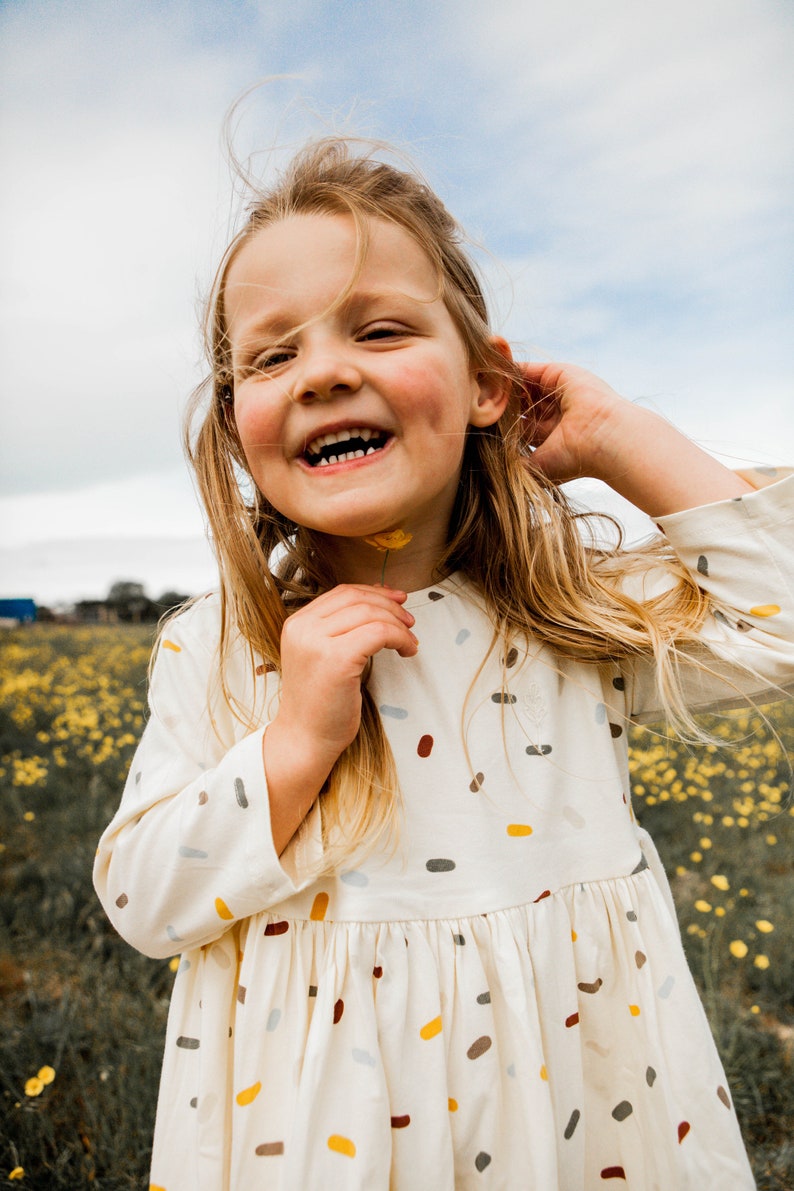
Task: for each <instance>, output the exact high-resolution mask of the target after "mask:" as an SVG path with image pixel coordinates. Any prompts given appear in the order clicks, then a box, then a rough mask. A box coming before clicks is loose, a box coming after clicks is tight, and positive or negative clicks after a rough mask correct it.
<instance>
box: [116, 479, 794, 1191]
mask: <svg viewBox="0 0 794 1191" xmlns="http://www.w3.org/2000/svg"><path fill="white" fill-rule="evenodd" d="M793 507H794V481H791V480H786V481H783V482H781V483H779V484H776V485H774V486H772V487H770V488H767V489H765V490H763V491H760V492H756V493H754V494H752V495H749V496H747V497H744V498H742V499H738V500H734V501H726V502H721V503H718V504H714V505H709V506H706V507H704V508H701V509H696V510H692V511H690V512H687V513H681V514H676V515H675V516H671V517H667V518H664V519H663V521H662V522H661V526H662V528H663V529H664V531H665V533H666V534H667V535H668V537H669V539H670V541H671V543H672V544H673V545H674V547H675V548H676V550H677V552H678V553H679V554H680V556H681V558H682V559H683V560H684V562H685V563H686V564H687V565H688V566H689V567H691V569H692V570H693V571H694V572H695V573H696V574H697V575H698V580H699V582H700V583H701V584H702V586H703V587H704V588H706V589H707V590H708V591H709V592H710V593H711V595H712V597H713V601H714V603H713V611H712V614H711V615H710V616H709V618H708V623H707V625H706V627H705V629H704V632H703V637H704V644H705V645H707V646H708V647H709V649H710V650H711V653H712V663H713V671H714V673H713V674H712V676H711V677H704V676H703V675H702V674H698V673H696V672H695V671H694V670H693V672H692V674H690V675H689V676H688V677H687V682H688V685H689V694H690V697H691V699H692V701H693V703H695V704H700V705H702V704H706V703H714V701H715V700H719V701H721V702H723V703H725V702H730V701H735V700H736V698H737V696H739V695H740V694H741V692H742V691H747V692H749V691H754V692H756V693H758V692H762V693H761V697H762V698H764V697H767V696H768V688H770V687H772V686H783V685H785V684H787V683H788V684H790V683H791V682H792V680H794V646H793V645H792V640H793V639H794V616H793V615H792V612H793V611H794V558H793V557H792V554H793V552H792V547H793V546H794V534H792V532H791V525H792V519H794V512H793ZM653 581H654V580H653V579H652V578H651V579H650V580H649V582H651V583H652V582H653ZM407 606H408V607H409V608H410V609H411V611H412V612H413V614H414V616H415V617H416V626H415V630H414V631H415V633H416V635H417V636H418V638H419V642H420V648H419V653H418V656H417V657H415V658H411V659H402V658H400V657H398V656H397V655H396V654H394V653H393V652H389V651H384V652H382V653H380V654H379V655H378V656H377V657H376V659H375V663H374V666H373V671H372V678H371V684H370V686H371V690H372V692H373V695H374V697H375V700H376V702H377V705H378V706H379V708H380V713H381V716H382V719H383V723H384V725H385V728H386V731H387V734H388V737H389V740H390V742H391V746H392V749H393V750H394V754H395V757H396V759H397V763H398V767H399V776H400V783H401V790H402V816H401V820H402V821H401V830H400V835H399V840H398V843H397V847H396V849H395V850H394V851H393V852H392V853H391V854H389V853H379V854H377V855H375V856H372V857H370V858H369V859H367V860H365V861H362V862H360V863H351V867H350V868H348V869H347V870H345V871H342V872H341V873H339V875H338V876H336V877H332V878H322V879H319V880H317V879H315V878H314V877H313V876H312V868H313V866H315V865H316V861H317V858H318V855H319V849H320V841H319V824H318V818H317V812H316V810H315V811H314V812H313V813H312V815H310V817H309V818H308V819H307V821H306V822H305V824H304V826H303V828H302V830H301V832H300V833H299V835H298V836H297V837H296V839H295V840H294V841H293V843H292V844H291V846H290V848H289V849H288V850H287V852H286V853H285V854H284V855H283V856H282V857H281V860H279V858H278V857H277V856H276V854H275V851H274V848H273V842H272V839H271V835H270V829H269V815H268V806H267V798H268V794H267V787H266V782H265V777H264V769H263V764H262V746H263V739H262V738H263V732H264V731H265V728H264V725H265V724H266V722H267V720H268V718H272V716H273V714H274V711H275V708H276V706H277V699H278V684H277V676H276V675H275V674H268V673H265V671H264V667H261V666H260V667H259V672H258V674H257V676H256V677H255V678H254V677H253V676H250V677H249V673H248V669H247V662H246V654H245V651H244V650H243V648H242V647H240V648H239V649H237V651H236V653H235V655H234V661H233V664H232V668H231V672H230V680H231V686H232V689H233V691H234V694H235V695H236V696H237V697H238V698H239V699H240V700H241V701H242V702H243V704H244V705H245V706H248V707H253V708H254V709H255V714H256V717H257V720H258V721H260V722H261V724H262V725H263V727H260V728H258V729H257V730H255V731H250V730H246V729H245V728H243V727H242V725H241V724H240V723H239V721H238V720H236V719H235V718H234V716H233V715H232V714H231V713H230V712H229V710H228V708H227V707H226V706H225V704H224V703H223V700H222V699H221V698H220V697H219V696H218V694H217V691H216V692H215V695H214V696H213V697H212V699H211V702H212V713H211V715H210V713H209V712H208V710H207V691H208V688H213V687H214V685H215V684H214V682H213V678H214V675H215V670H216V658H215V648H216V643H217V637H218V625H219V616H218V602H217V600H216V599H215V598H214V597H209V598H207V599H205V600H204V601H202V602H200V603H198V604H197V605H195V606H193V607H192V608H191V609H190V610H189V611H187V612H186V613H184V614H183V615H182V616H180V617H179V618H178V619H177V620H175V621H174V622H172V624H171V625H170V626H169V627H168V630H167V637H166V639H165V640H164V641H163V642H162V645H161V648H160V652H159V657H158V660H157V665H156V669H155V673H154V678H153V682H152V689H151V707H152V714H151V719H150V721H149V724H148V726H147V728H146V731H145V734H144V737H143V740H142V742H141V745H140V747H139V750H138V752H137V754H136V757H135V760H134V762H133V765H132V769H131V772H130V776H129V780H128V783H127V787H126V790H125V793H124V797H123V801H122V803H121V807H120V809H119V811H118V814H117V815H116V817H115V819H114V820H113V822H112V823H111V824H110V826H109V827H108V829H107V831H106V832H105V834H104V836H103V837H102V841H101V843H100V848H99V853H98V857H97V862H96V872H95V879H96V886H97V889H98V891H99V894H100V897H101V899H102V902H103V904H104V906H105V908H106V910H107V912H108V914H109V916H110V918H111V919H112V921H113V923H114V924H115V926H116V927H117V929H118V930H119V931H120V933H121V934H122V935H123V936H124V937H125V938H126V939H128V940H129V941H130V942H131V943H132V944H133V945H134V946H135V947H137V948H139V949H140V950H141V951H143V952H145V953H146V954H148V955H152V956H159V957H165V956H170V955H173V954H174V953H181V956H182V958H181V962H180V965H179V970H178V972H177V975H176V978H175V983H174V991H173V997H172V1003H171V1011H170V1017H169V1024H168V1031H167V1038H166V1044H165V1058H164V1063H163V1074H162V1084H161V1089H160V1099H159V1107H158V1114H157V1125H156V1132H155V1142H154V1156H153V1162H152V1175H151V1178H152V1186H153V1187H155V1188H164V1189H165V1191H222V1189H232V1191H252V1189H255V1188H273V1189H276V1188H278V1189H279V1191H315V1189H316V1191H332V1189H334V1188H344V1189H345V1191H353V1189H354V1188H355V1189H360V1191H387V1189H388V1188H396V1189H398V1191H453V1189H455V1188H458V1189H466V1191H469V1189H471V1191H474V1189H477V1191H479V1189H483V1191H485V1189H488V1191H495V1189H497V1188H498V1189H504V1191H523V1189H525V1188H526V1189H536V1191H554V1189H555V1188H560V1189H565V1191H585V1189H586V1191H594V1189H596V1188H598V1187H601V1186H604V1187H616V1188H619V1187H627V1188H630V1189H631V1191H687V1189H689V1191H703V1188H707V1187H715V1188H719V1189H720V1191H739V1189H744V1188H748V1189H749V1188H752V1187H753V1185H754V1184H753V1179H752V1176H751V1173H750V1169H749V1165H748V1162H747V1159H746V1156H745V1153H744V1148H743V1145H742V1141H741V1138H740V1135H739V1130H738V1126H737V1122H736V1117H735V1115H734V1111H733V1105H732V1100H731V1093H730V1089H729V1088H728V1086H727V1082H726V1079H725V1075H724V1073H723V1071H722V1069H721V1066H720V1062H719V1059H718V1057H717V1054H716V1051H715V1048H714V1044H713V1042H712V1039H711V1035H710V1032H709V1028H708V1024H707V1021H706V1018H705V1015H704V1012H703V1009H702V1006H701V1004H700V1001H699V999H698V996H697V993H696V991H695V988H694V985H693V982H692V979H691V976H690V973H689V971H688V968H687V964H686V961H685V958H684V954H683V950H682V947H681V942H680V937H679V933H678V928H677V925H676V919H675V914H674V910H673V907H672V903H671V899H670V894H669V889H668V885H667V882H666V880H665V877H664V873H663V871H662V868H661V865H660V863H659V860H658V857H657V854H656V852H655V850H654V848H653V846H652V844H651V843H650V840H649V838H648V836H647V835H646V833H645V832H644V831H643V830H642V829H641V828H640V827H639V826H638V824H637V823H636V821H635V819H634V816H633V814H632V810H631V800H630V789H629V775H628V766H627V748H626V730H627V725H628V722H629V720H630V719H632V718H637V717H649V716H653V715H654V714H655V712H656V710H657V708H658V705H659V704H658V695H657V692H656V687H655V681H654V674H653V671H652V669H651V667H650V666H649V665H648V664H647V663H646V662H644V661H641V662H638V663H636V664H633V665H626V664H621V665H620V666H618V665H613V666H605V667H603V668H595V667H588V666H584V665H580V664H577V663H574V662H571V661H566V660H560V659H559V658H557V657H555V656H554V655H553V654H552V653H551V652H550V651H548V650H547V649H546V648H545V647H540V646H539V645H537V643H534V642H529V644H528V646H527V647H526V648H525V649H522V650H515V651H512V652H511V654H510V655H509V656H508V657H507V658H505V659H504V661H505V663H506V669H504V668H503V659H502V654H501V651H500V650H499V649H496V650H495V651H492V652H491V654H490V656H488V660H487V662H486V664H485V667H484V668H483V669H482V670H480V669H479V667H480V666H481V663H482V662H483V658H484V657H486V655H488V650H489V646H490V644H491V635H492V634H491V627H490V624H489V622H488V618H487V616H486V615H485V613H484V611H483V609H482V607H481V603H480V600H479V598H478V595H477V593H476V591H475V590H474V589H473V588H472V586H471V585H470V584H469V583H468V581H467V580H465V579H464V578H463V577H462V576H460V575H453V576H451V577H450V578H448V579H446V580H445V581H443V582H441V583H439V584H437V585H436V586H434V587H432V588H429V589H427V590H425V591H418V592H414V593H413V594H412V595H411V596H410V597H409V600H408V605H407ZM737 662H738V663H742V664H743V665H744V666H747V667H750V668H751V669H752V670H753V671H755V672H756V676H755V677H748V676H747V674H746V673H745V674H743V675H741V674H739V673H738V671H737V669H736V663H737ZM719 674H721V675H723V676H724V680H723V679H720V678H719V677H718V675H719ZM504 675H506V684H504V682H503V676H504ZM764 692H765V693H764ZM778 693H779V692H778ZM211 720H212V721H214V723H213V722H211ZM464 742H465V743H464ZM266 747H267V741H266V740H265V748H266Z"/></svg>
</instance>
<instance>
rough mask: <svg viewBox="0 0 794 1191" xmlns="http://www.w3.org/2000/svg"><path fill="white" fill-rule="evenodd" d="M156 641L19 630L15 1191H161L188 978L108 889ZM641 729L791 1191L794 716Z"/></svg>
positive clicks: (706, 961)
mask: <svg viewBox="0 0 794 1191" xmlns="http://www.w3.org/2000/svg"><path fill="white" fill-rule="evenodd" d="M151 643H152V629H151V626H140V627H136V626H117V627H111V626H92V627H84V628H73V627H65V626H47V625H35V626H30V627H27V628H25V629H18V630H3V631H0V813H1V815H2V818H1V819H0V1186H5V1185H7V1186H20V1187H29V1188H41V1189H42V1191H43V1189H45V1188H46V1189H47V1191H50V1189H56V1191H57V1189H60V1188H63V1189H67V1188H68V1189H69V1191H74V1189H76V1188H81V1187H89V1186H90V1187H95V1188H99V1189H101V1191H110V1189H112V1191H117V1189H119V1191H120V1189H121V1188H133V1187H135V1188H138V1187H145V1186H146V1185H147V1183H146V1173H147V1164H148V1151H149V1144H150V1138H151V1131H152V1123H153V1116H154V1102H155V1097H156V1090H157V1080H158V1075H159V1063H160V1054H161V1049H162V1037H163V1033H164V1028H165V1014H166V1009H167V1002H168V993H169V988H170V982H171V979H172V965H169V964H167V963H158V962H155V961H152V960H147V959H144V958H143V957H141V956H138V955H137V954H135V953H134V952H133V951H131V949H130V948H128V947H127V946H126V945H125V944H124V943H122V942H121V941H120V940H119V939H117V938H116V937H115V936H114V934H113V932H112V930H111V928H110V927H109V925H108V924H107V923H106V921H105V919H104V916H103V914H102V911H101V910H100V908H99V906H98V904H97V902H96V899H95V896H94V893H93V890H92V887H91V878H90V873H91V864H92V860H93V854H94V849H95V847H96V841H97V839H98V837H99V835H100V833H101V831H102V829H103V827H104V826H105V824H106V823H107V822H108V820H109V819H110V817H111V816H112V814H113V811H114V810H115V807H116V804H117V802H118V798H119V796H120V790H121V785H122V783H123V780H124V777H125V774H126V769H127V766H128V764H129V761H130V758H131V755H132V751H133V749H134V746H135V743H136V741H137V739H138V736H139V735H140V732H141V729H142V726H143V722H144V706H145V693H146V665H147V661H148V656H149V651H150V648H151ZM706 726H707V727H708V729H709V731H710V732H711V734H712V737H713V739H714V741H715V743H713V744H708V745H699V746H697V747H692V746H686V745H684V744H682V743H681V742H680V741H678V740H676V739H672V738H670V737H668V736H667V735H665V734H664V733H662V732H660V731H658V730H654V729H642V730H635V731H634V733H633V750H632V774H633V783H634V805H635V810H636V814H637V817H638V818H639V819H640V821H641V822H642V824H643V825H644V826H645V827H647V828H648V830H649V831H650V832H651V834H652V835H653V837H654V839H655V840H656V843H657V846H658V847H659V850H660V852H661V854H662V858H663V860H664V862H665V865H666V867H667V870H668V873H669V874H670V878H671V882H672V886H673V891H674V894H675V897H676V901H677V905H678V910H679V916H680V920H681V927H682V931H683V934H684V940H685V944H686V947H687V952H688V955H689V959H690V963H691V965H692V969H693V972H694V974H695V978H696V980H697V981H698V984H699V986H700V988H701V991H702V994H703V997H704V1001H705V1004H706V1009H707V1012H708V1014H709V1018H710V1020H711V1024H712V1028H713V1030H714V1033H715V1036H716V1039H717V1043H718V1046H719V1048H720V1051H721V1054H722V1058H723V1062H724V1063H725V1066H726V1070H727V1074H728V1077H729V1080H730V1083H731V1087H732V1090H733V1095H734V1099H735V1102H736V1105H737V1109H738V1111H739V1114H740V1119H741V1122H742V1127H743V1130H744V1134H745V1138H746V1141H747V1144H748V1148H749V1150H750V1154H751V1159H752V1161H753V1165H754V1169H755V1172H756V1177H757V1180H758V1186H759V1188H761V1191H783V1188H790V1187H792V1186H794V1068H793V1067H792V1060H793V1059H794V1004H793V1003H792V999H793V998H794V937H793V933H792V922H793V921H794V881H792V875H794V863H793V861H792V856H794V848H793V847H792V845H794V805H793V800H792V793H791V778H792V774H791V767H790V760H789V758H788V757H787V754H794V748H793V747H792V746H793V745H794V703H793V702H792V701H791V700H789V701H787V702H784V703H780V704H777V705H776V706H775V707H772V708H766V709H764V710H763V712H761V711H755V710H754V711H745V712H734V713H730V714H729V715H727V716H725V717H723V718H721V719H716V718H712V719H710V720H709V721H708V723H707V725H706Z"/></svg>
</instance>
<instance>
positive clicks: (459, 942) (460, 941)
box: [452, 935, 466, 947]
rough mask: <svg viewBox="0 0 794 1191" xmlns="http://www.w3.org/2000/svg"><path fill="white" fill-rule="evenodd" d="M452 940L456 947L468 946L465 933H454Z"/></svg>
mask: <svg viewBox="0 0 794 1191" xmlns="http://www.w3.org/2000/svg"><path fill="white" fill-rule="evenodd" d="M452 941H453V943H454V944H455V946H456V947H465V946H466V939H465V937H464V936H463V935H453V936H452Z"/></svg>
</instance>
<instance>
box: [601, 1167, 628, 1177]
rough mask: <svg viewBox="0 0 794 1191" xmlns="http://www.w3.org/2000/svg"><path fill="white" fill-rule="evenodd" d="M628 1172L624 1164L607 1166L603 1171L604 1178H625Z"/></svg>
mask: <svg viewBox="0 0 794 1191" xmlns="http://www.w3.org/2000/svg"><path fill="white" fill-rule="evenodd" d="M625 1177H626V1172H625V1170H624V1169H623V1167H622V1166H605V1167H604V1169H603V1170H602V1171H601V1178H602V1179H625Z"/></svg>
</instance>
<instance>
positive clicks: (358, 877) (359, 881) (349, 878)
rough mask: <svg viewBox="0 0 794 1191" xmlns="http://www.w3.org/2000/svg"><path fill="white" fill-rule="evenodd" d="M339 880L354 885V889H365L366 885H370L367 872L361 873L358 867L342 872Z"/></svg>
mask: <svg viewBox="0 0 794 1191" xmlns="http://www.w3.org/2000/svg"><path fill="white" fill-rule="evenodd" d="M339 880H340V881H344V883H345V885H352V886H353V888H354V889H363V888H364V886H365V885H369V877H368V876H367V874H366V873H360V872H359V871H358V869H356V868H351V869H349V870H348V871H347V872H346V873H340V874H339Z"/></svg>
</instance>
